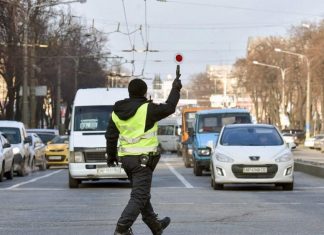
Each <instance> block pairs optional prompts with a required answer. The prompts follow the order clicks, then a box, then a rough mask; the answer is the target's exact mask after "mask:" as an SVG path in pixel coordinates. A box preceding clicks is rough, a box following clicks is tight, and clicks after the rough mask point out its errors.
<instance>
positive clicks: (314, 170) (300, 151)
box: [293, 146, 324, 178]
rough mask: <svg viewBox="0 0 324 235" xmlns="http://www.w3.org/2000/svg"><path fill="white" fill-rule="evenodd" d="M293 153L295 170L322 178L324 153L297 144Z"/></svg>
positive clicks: (323, 174)
mask: <svg viewBox="0 0 324 235" xmlns="http://www.w3.org/2000/svg"><path fill="white" fill-rule="evenodd" d="M293 154H294V159H295V170H296V171H301V172H304V173H306V174H310V175H314V176H317V177H323V178H324V153H321V152H320V151H318V150H314V149H309V148H306V147H304V146H298V147H297V148H296V150H293Z"/></svg>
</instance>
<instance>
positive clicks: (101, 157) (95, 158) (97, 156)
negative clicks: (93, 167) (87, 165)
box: [84, 152, 107, 162]
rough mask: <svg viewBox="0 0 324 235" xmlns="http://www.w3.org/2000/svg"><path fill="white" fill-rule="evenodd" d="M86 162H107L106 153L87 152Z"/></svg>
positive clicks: (85, 155) (85, 154)
mask: <svg viewBox="0 0 324 235" xmlns="http://www.w3.org/2000/svg"><path fill="white" fill-rule="evenodd" d="M84 157H85V161H86V162H106V161H107V160H106V157H105V152H85V153H84Z"/></svg>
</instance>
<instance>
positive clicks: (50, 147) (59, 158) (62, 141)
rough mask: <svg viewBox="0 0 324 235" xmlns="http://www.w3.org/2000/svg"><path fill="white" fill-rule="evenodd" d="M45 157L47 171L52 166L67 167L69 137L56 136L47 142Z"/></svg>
mask: <svg viewBox="0 0 324 235" xmlns="http://www.w3.org/2000/svg"><path fill="white" fill-rule="evenodd" d="M45 157H46V160H47V165H46V168H47V169H48V168H50V167H51V166H67V165H68V164H69V136H65V135H61V136H56V137H55V138H54V139H52V140H51V141H49V142H47V146H46V151H45Z"/></svg>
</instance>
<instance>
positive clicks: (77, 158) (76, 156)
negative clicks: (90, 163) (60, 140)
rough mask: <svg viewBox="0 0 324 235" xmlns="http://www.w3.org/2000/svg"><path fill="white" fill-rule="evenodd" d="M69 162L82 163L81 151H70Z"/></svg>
mask: <svg viewBox="0 0 324 235" xmlns="http://www.w3.org/2000/svg"><path fill="white" fill-rule="evenodd" d="M70 162H75V163H82V162H84V157H83V153H82V152H70Z"/></svg>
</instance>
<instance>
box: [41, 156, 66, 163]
mask: <svg viewBox="0 0 324 235" xmlns="http://www.w3.org/2000/svg"><path fill="white" fill-rule="evenodd" d="M45 158H46V160H47V161H48V162H61V161H64V160H65V156H52V155H49V156H48V155H46V156H45Z"/></svg>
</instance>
